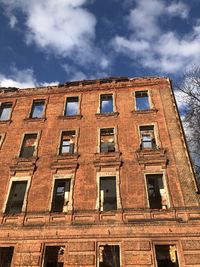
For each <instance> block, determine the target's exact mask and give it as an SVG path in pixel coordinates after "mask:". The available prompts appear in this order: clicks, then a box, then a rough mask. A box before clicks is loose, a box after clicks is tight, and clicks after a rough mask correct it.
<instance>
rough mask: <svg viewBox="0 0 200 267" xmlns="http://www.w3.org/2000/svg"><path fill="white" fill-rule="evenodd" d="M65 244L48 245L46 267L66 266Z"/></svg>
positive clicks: (45, 256) (45, 259) (45, 257)
mask: <svg viewBox="0 0 200 267" xmlns="http://www.w3.org/2000/svg"><path fill="white" fill-rule="evenodd" d="M64 254H65V247H64V246H46V249H45V255H44V265H43V266H44V267H63V266H64Z"/></svg>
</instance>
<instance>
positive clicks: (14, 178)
mask: <svg viewBox="0 0 200 267" xmlns="http://www.w3.org/2000/svg"><path fill="white" fill-rule="evenodd" d="M25 181H26V182H27V186H26V190H25V194H24V200H23V205H22V209H21V212H20V213H22V212H25V211H26V208H27V200H28V193H29V188H30V184H31V176H12V177H11V178H10V181H9V183H8V188H7V190H6V197H5V201H4V204H3V208H2V213H6V207H7V203H8V200H9V196H10V192H11V188H12V184H13V182H25ZM8 214H9V213H8Z"/></svg>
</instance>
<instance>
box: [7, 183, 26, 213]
mask: <svg viewBox="0 0 200 267" xmlns="http://www.w3.org/2000/svg"><path fill="white" fill-rule="evenodd" d="M26 186H27V181H17V182H13V183H12V187H11V190H10V194H9V198H8V203H7V206H6V213H8V214H12V213H20V212H21V211H22V206H23V203H24V196H25V192H26Z"/></svg>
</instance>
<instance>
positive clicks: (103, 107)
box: [100, 95, 113, 113]
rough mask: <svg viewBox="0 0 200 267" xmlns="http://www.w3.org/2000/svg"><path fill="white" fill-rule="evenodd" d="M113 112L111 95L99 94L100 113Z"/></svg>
mask: <svg viewBox="0 0 200 267" xmlns="http://www.w3.org/2000/svg"><path fill="white" fill-rule="evenodd" d="M110 112H113V95H101V96H100V113H110Z"/></svg>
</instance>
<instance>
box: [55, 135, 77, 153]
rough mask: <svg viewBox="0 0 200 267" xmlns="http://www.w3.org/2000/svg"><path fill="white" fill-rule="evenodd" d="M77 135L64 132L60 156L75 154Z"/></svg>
mask: <svg viewBox="0 0 200 267" xmlns="http://www.w3.org/2000/svg"><path fill="white" fill-rule="evenodd" d="M75 135H76V132H75V131H65V132H62V135H61V142H60V153H59V154H60V155H63V154H73V153H74V146H75Z"/></svg>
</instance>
